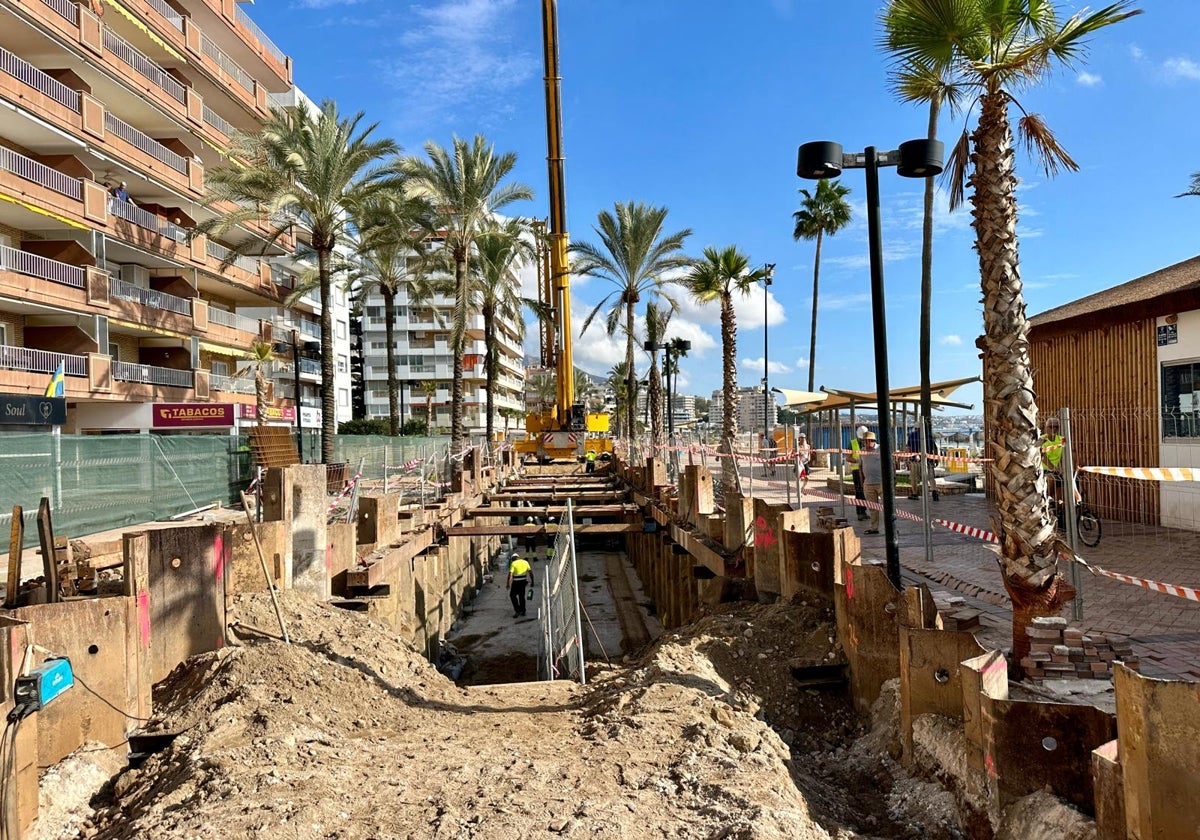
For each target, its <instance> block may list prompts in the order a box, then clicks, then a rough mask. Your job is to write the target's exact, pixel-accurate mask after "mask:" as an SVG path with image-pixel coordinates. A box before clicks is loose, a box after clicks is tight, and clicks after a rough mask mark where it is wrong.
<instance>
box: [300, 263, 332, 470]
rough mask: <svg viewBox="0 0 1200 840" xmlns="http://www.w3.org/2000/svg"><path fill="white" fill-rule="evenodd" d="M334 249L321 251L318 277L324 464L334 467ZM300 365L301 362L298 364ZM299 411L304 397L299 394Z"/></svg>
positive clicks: (322, 457)
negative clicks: (332, 259) (332, 266)
mask: <svg viewBox="0 0 1200 840" xmlns="http://www.w3.org/2000/svg"><path fill="white" fill-rule="evenodd" d="M332 253H333V249H332V248H328V247H321V248H318V249H317V277H318V280H319V282H320V284H321V461H322V462H323V463H326V464H331V463H333V435H334V432H335V431H337V393H336V388H335V386H334V381H333V289H332V282H331V279H330V270H329V262H330V257H331V255H332ZM294 361H295V362H296V364H300V360H299V359H295V360H294ZM296 411H297V412H298V411H300V395H299V394H296Z"/></svg>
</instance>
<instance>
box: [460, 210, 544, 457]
mask: <svg viewBox="0 0 1200 840" xmlns="http://www.w3.org/2000/svg"><path fill="white" fill-rule="evenodd" d="M533 257H534V248H533V242H532V240H531V239H530V237H529V224H528V222H526V221H525V220H524V219H507V220H505V221H503V222H499V221H496V220H493V221H491V222H490V223H489V224H488V226H487V227H485V228H484V229H483V230H482V231H480V233H479V235H478V236H477V237H476V239H475V259H474V261H473V266H474V268H475V271H474V272H473V274H474V275H475V276H474V282H473V283H472V287H473V289H472V291H473V292H474V296H475V297H476V299H477V300H476V302H477V303H478V306H479V311H480V314H482V315H483V347H484V360H483V369H484V376H485V378H486V380H487V387H486V389H485V394H486V396H485V402H486V408H485V411H486V413H487V419H486V421H485V423H486V426H487V439H488V441H489V442H490V441H491V440H492V431H493V429H494V427H495V421H494V418H493V416H492V415H493V413H494V411H495V390H496V382H497V381H498V380H499V379H500V338H499V336H498V335H497V334H496V320H497V318H504V319H506V320H507V321H508V322H509V323H511V324H514V325H516V329H517V340H518V341H524V339H525V321H524V320H523V319H522V318H521V307H522V306H524V305H529V306H531V307H535V308H536V307H538V305H539V304H538V302H537V301H531V300H527V299H525V298H523V297H521V294H520V291H521V278H520V276H519V275H518V273H517V272H518V271H519V270H520V268H521V266H522V265H524V264H526V263H527V262H528V261H529V260H531V259H533Z"/></svg>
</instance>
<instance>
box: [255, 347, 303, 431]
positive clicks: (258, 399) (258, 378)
mask: <svg viewBox="0 0 1200 840" xmlns="http://www.w3.org/2000/svg"><path fill="white" fill-rule="evenodd" d="M264 364H265V362H256V363H255V365H254V413H255V416H254V425H255V426H257V427H258V428H260V429H261V428H263V427H264V426H266V425H267V377H266V375H265V374H264V373H263V365H264ZM299 411H300V395H299V394H297V395H296V412H297V413H299Z"/></svg>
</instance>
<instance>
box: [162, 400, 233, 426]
mask: <svg viewBox="0 0 1200 840" xmlns="http://www.w3.org/2000/svg"><path fill="white" fill-rule="evenodd" d="M153 422H154V428H156V429H186V428H195V427H198V426H232V425H233V405H232V404H230V403H155V404H154V421H153Z"/></svg>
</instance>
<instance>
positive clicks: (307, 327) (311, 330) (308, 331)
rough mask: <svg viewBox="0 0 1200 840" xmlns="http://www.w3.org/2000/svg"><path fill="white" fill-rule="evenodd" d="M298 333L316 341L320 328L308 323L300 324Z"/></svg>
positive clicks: (319, 335) (319, 334) (302, 322)
mask: <svg viewBox="0 0 1200 840" xmlns="http://www.w3.org/2000/svg"><path fill="white" fill-rule="evenodd" d="M300 332H301V333H303V334H304V335H307V336H312V337H313V338H316V339H319V338H320V337H321V327H320V326H319V325H318V324H312V323H309V322H308V321H301V322H300Z"/></svg>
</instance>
